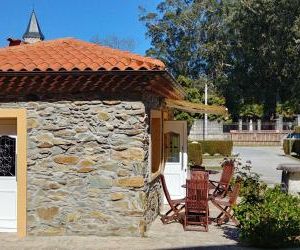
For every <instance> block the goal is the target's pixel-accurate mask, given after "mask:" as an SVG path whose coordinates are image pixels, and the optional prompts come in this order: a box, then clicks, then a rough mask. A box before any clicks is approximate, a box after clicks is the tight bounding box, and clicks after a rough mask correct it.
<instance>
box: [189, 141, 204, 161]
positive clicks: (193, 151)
mask: <svg viewBox="0 0 300 250" xmlns="http://www.w3.org/2000/svg"><path fill="white" fill-rule="evenodd" d="M188 159H189V163H190V164H192V165H202V147H201V144H200V143H189V144H188Z"/></svg>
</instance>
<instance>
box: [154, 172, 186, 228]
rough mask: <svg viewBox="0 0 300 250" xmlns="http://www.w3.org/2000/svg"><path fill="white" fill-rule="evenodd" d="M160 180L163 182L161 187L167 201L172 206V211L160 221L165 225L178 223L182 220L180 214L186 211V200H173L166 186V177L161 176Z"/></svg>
mask: <svg viewBox="0 0 300 250" xmlns="http://www.w3.org/2000/svg"><path fill="white" fill-rule="evenodd" d="M160 180H161V185H162V188H163V191H164V193H165V196H166V199H167V201H168V204H169V206H170V209H169V210H168V211H167V212H166V213H165V214H164V215H162V217H161V218H160V219H161V221H162V223H163V224H167V223H169V222H171V221H178V220H180V215H179V213H180V212H181V211H182V210H183V209H184V206H185V199H184V198H183V199H177V200H172V199H171V196H170V194H169V191H168V188H167V185H166V180H165V177H164V175H160Z"/></svg>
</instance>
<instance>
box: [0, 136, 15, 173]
mask: <svg viewBox="0 0 300 250" xmlns="http://www.w3.org/2000/svg"><path fill="white" fill-rule="evenodd" d="M15 162H16V139H15V138H11V137H9V136H1V137H0V176H15V175H16V169H15Z"/></svg>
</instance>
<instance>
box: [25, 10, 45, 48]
mask: <svg viewBox="0 0 300 250" xmlns="http://www.w3.org/2000/svg"><path fill="white" fill-rule="evenodd" d="M23 39H24V41H25V42H27V43H35V42H38V41H43V40H44V39H45V37H44V35H43V33H42V31H41V28H40V25H39V22H38V20H37V17H36V15H35V12H34V10H33V11H32V13H31V17H30V20H29V23H28V26H27V29H26V31H25V33H24V35H23Z"/></svg>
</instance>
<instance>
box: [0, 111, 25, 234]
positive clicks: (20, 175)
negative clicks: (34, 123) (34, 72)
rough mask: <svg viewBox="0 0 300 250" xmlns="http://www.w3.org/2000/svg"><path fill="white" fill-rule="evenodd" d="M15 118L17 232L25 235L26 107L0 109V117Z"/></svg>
mask: <svg viewBox="0 0 300 250" xmlns="http://www.w3.org/2000/svg"><path fill="white" fill-rule="evenodd" d="M3 118H16V119H17V138H18V140H17V152H18V157H17V166H18V169H17V179H18V182H17V234H18V237H19V238H24V237H25V236H26V181H27V153H26V149H27V143H26V135H27V121H26V109H0V119H3Z"/></svg>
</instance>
